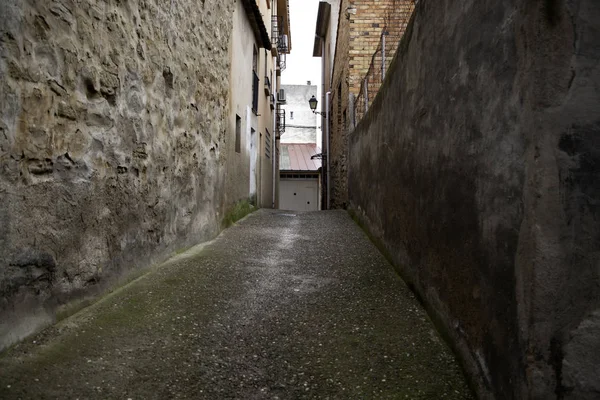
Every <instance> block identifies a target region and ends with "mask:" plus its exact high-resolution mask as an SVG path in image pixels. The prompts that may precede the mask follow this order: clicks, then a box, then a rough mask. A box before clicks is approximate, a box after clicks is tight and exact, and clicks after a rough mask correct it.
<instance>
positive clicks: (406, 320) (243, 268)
mask: <svg viewBox="0 0 600 400" xmlns="http://www.w3.org/2000/svg"><path fill="white" fill-rule="evenodd" d="M0 398H2V399H18V398H22V399H30V398H36V399H38V398H48V399H54V398H57V399H76V398H79V399H124V400H126V399H134V400H135V399H184V398H185V399H471V398H472V397H471V394H470V391H469V389H468V388H467V385H466V383H465V380H464V377H463V375H462V372H461V370H460V368H459V366H458V364H457V362H456V360H455V358H454V356H453V354H452V353H451V352H450V351H449V349H448V348H447V347H446V345H445V344H444V342H443V341H442V340H441V338H440V337H439V336H438V334H437V333H436V331H435V329H434V327H433V325H432V323H431V322H430V321H429V319H428V318H427V315H426V314H425V312H424V310H423V309H422V307H421V306H420V305H419V303H418V302H417V301H416V299H415V298H414V296H413V295H412V293H411V292H410V291H409V290H408V288H407V287H406V286H405V284H404V283H403V282H402V281H401V280H400V279H399V278H398V276H397V275H396V273H395V272H394V270H393V269H392V267H391V266H390V265H389V264H388V262H387V261H386V260H385V258H384V257H383V256H382V255H381V254H380V253H379V252H378V250H377V249H376V248H375V247H374V246H373V245H372V244H371V243H370V242H369V240H368V239H367V237H366V236H365V234H364V233H363V232H362V231H361V230H360V229H359V228H358V227H357V226H356V225H355V224H354V222H353V221H352V220H351V219H350V217H349V216H348V215H347V214H346V213H345V212H343V211H332V212H319V213H298V214H292V213H289V212H279V211H266V210H260V211H258V212H255V213H254V214H252V215H250V216H249V217H248V218H246V219H245V220H243V221H242V222H240V223H238V224H236V225H235V226H233V227H231V228H230V229H228V230H226V231H225V232H224V233H223V234H222V235H221V236H219V237H218V238H217V239H215V240H214V241H212V242H210V243H208V244H207V245H205V246H203V247H197V248H194V249H191V250H189V251H187V252H186V253H183V254H181V255H179V256H178V257H176V258H175V259H173V260H171V261H169V262H167V263H166V264H165V265H163V266H161V267H158V268H156V269H154V270H152V271H151V272H149V273H148V274H146V275H144V276H143V277H142V278H140V279H138V280H136V281H134V282H133V283H131V284H129V285H127V286H125V287H123V288H121V289H119V290H117V291H115V292H113V293H112V294H110V295H108V296H106V297H105V298H103V299H102V300H100V301H98V302H97V303H95V304H94V305H92V306H90V307H88V308H86V309H84V310H82V311H80V312H79V313H77V314H75V315H73V316H71V317H69V318H67V319H65V320H63V321H61V322H60V323H58V324H57V325H55V326H53V327H51V328H48V329H46V330H45V331H43V332H42V333H40V334H38V335H36V336H34V337H31V338H29V339H27V340H25V341H24V342H22V343H21V344H19V345H17V346H15V347H13V348H12V349H10V350H9V351H7V352H5V353H4V354H2V355H1V356H0Z"/></svg>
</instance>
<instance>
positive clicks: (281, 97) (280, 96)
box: [277, 89, 285, 103]
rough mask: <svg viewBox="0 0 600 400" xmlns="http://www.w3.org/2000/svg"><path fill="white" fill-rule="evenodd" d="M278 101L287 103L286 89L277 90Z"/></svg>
mask: <svg viewBox="0 0 600 400" xmlns="http://www.w3.org/2000/svg"><path fill="white" fill-rule="evenodd" d="M277 101H278V102H280V103H285V89H279V92H277Z"/></svg>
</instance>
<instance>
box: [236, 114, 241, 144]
mask: <svg viewBox="0 0 600 400" xmlns="http://www.w3.org/2000/svg"><path fill="white" fill-rule="evenodd" d="M241 141H242V119H241V118H240V116H239V115H236V116H235V152H236V153H241V152H242V143H241Z"/></svg>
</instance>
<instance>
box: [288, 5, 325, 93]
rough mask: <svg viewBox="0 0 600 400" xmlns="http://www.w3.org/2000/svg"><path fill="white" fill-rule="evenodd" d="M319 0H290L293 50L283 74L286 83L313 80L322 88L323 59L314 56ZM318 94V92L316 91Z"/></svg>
mask: <svg viewBox="0 0 600 400" xmlns="http://www.w3.org/2000/svg"><path fill="white" fill-rule="evenodd" d="M318 10H319V0H290V25H291V31H292V52H291V53H290V54H288V55H287V63H286V65H287V67H286V69H285V71H283V73H282V74H281V83H282V84H284V85H306V82H307V81H311V83H312V84H313V85H317V88H319V89H320V85H321V59H320V58H318V57H313V54H312V53H313V46H314V44H315V27H316V25H317V11H318ZM315 96H317V93H315Z"/></svg>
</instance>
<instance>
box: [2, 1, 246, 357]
mask: <svg viewBox="0 0 600 400" xmlns="http://www.w3.org/2000/svg"><path fill="white" fill-rule="evenodd" d="M233 3H234V1H233V0H227V1H219V2H216V1H210V2H205V1H204V0H203V1H176V2H173V1H163V0H131V1H118V0H106V1H102V0H97V1H91V0H89V1H83V2H81V1H79V2H76V1H74V0H53V1H50V0H30V1H24V0H3V1H2V2H0V52H1V53H0V93H2V96H0V348H2V347H4V346H6V345H8V344H10V343H12V342H14V341H15V340H18V339H20V338H22V337H24V336H25V335H27V334H28V333H30V332H32V331H33V330H35V329H38V328H39V327H40V326H42V325H44V324H46V323H49V322H51V321H52V319H53V315H54V311H55V310H56V308H57V306H58V305H60V304H64V303H66V302H68V301H69V300H71V299H73V298H77V297H81V296H83V295H87V294H93V293H96V292H98V291H99V290H100V289H101V288H104V287H106V286H107V285H108V284H109V283H111V282H113V281H114V280H115V279H116V278H117V277H120V276H122V275H123V274H124V273H125V272H126V271H131V270H134V269H136V268H139V267H142V266H147V265H149V264H151V263H153V262H157V261H160V260H161V259H163V258H164V257H166V256H167V255H168V254H170V253H171V252H173V251H174V250H177V249H180V248H182V247H185V246H187V245H190V244H192V243H195V242H198V241H201V240H205V239H208V238H210V237H212V236H214V235H215V234H216V233H217V232H218V230H219V229H220V220H221V218H222V216H223V211H224V209H225V205H224V204H222V194H223V190H222V189H223V181H224V176H223V165H225V163H226V159H225V155H226V154H227V152H226V151H223V149H224V147H225V146H226V145H228V144H229V142H230V140H229V138H228V136H229V134H230V133H229V132H228V130H227V129H226V117H227V110H228V108H227V104H228V101H227V97H228V79H227V71H229V57H228V43H229V37H230V32H231V13H232V7H233ZM233 200H235V199H231V201H230V202H233Z"/></svg>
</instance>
